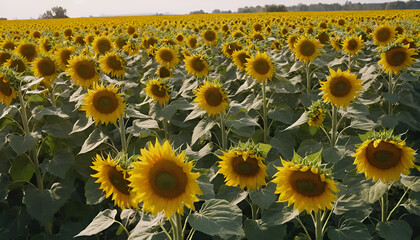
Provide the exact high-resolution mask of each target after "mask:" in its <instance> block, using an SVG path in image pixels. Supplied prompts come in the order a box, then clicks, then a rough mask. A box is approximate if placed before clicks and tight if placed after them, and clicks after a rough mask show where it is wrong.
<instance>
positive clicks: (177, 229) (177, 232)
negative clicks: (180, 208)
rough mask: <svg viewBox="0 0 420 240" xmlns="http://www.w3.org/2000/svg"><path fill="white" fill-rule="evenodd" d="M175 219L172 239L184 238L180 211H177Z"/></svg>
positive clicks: (182, 239)
mask: <svg viewBox="0 0 420 240" xmlns="http://www.w3.org/2000/svg"><path fill="white" fill-rule="evenodd" d="M173 216H174V219H173V221H172V222H171V223H172V239H173V240H184V236H183V232H182V221H181V215H180V214H179V213H175V214H174V215H173Z"/></svg>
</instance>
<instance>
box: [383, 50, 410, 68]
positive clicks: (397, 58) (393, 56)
mask: <svg viewBox="0 0 420 240" xmlns="http://www.w3.org/2000/svg"><path fill="white" fill-rule="evenodd" d="M385 56H386V62H387V63H388V64H389V65H391V66H395V67H398V66H401V65H403V64H404V62H405V60H406V59H407V53H406V52H405V48H402V47H396V48H393V49H391V50H389V51H388V52H387V53H386V54H385Z"/></svg>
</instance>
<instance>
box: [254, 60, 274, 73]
mask: <svg viewBox="0 0 420 240" xmlns="http://www.w3.org/2000/svg"><path fill="white" fill-rule="evenodd" d="M252 67H253V69H254V70H255V71H256V72H257V73H258V74H261V75H264V74H267V73H268V71H270V65H269V64H268V62H267V60H265V59H257V60H255V61H254V64H253V65H252Z"/></svg>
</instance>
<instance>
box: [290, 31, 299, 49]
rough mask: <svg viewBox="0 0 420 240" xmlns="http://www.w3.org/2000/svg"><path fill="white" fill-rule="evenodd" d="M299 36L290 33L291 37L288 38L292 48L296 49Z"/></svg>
mask: <svg viewBox="0 0 420 240" xmlns="http://www.w3.org/2000/svg"><path fill="white" fill-rule="evenodd" d="M298 38H299V36H298V35H297V34H292V35H289V37H288V38H287V45H289V48H290V50H292V51H294V50H295V43H296V41H297V39H298Z"/></svg>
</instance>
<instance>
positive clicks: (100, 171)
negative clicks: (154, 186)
mask: <svg viewBox="0 0 420 240" xmlns="http://www.w3.org/2000/svg"><path fill="white" fill-rule="evenodd" d="M92 164H93V166H91V168H92V169H93V170H95V171H97V173H95V174H92V175H91V176H92V177H94V178H97V180H96V181H95V182H96V183H100V184H101V186H100V187H99V189H102V190H103V191H104V192H105V194H106V197H107V198H108V197H109V196H111V195H112V200H113V201H114V203H115V205H117V206H119V207H120V208H121V209H125V208H137V202H136V201H134V199H135V198H134V193H133V191H131V188H130V187H129V186H128V185H129V184H130V182H129V181H128V176H129V174H128V171H127V170H125V169H123V168H122V167H121V166H120V165H118V164H117V161H116V160H114V159H112V158H110V156H109V155H108V157H107V158H106V159H105V158H103V157H102V156H100V155H99V154H96V158H95V161H93V162H92Z"/></svg>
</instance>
